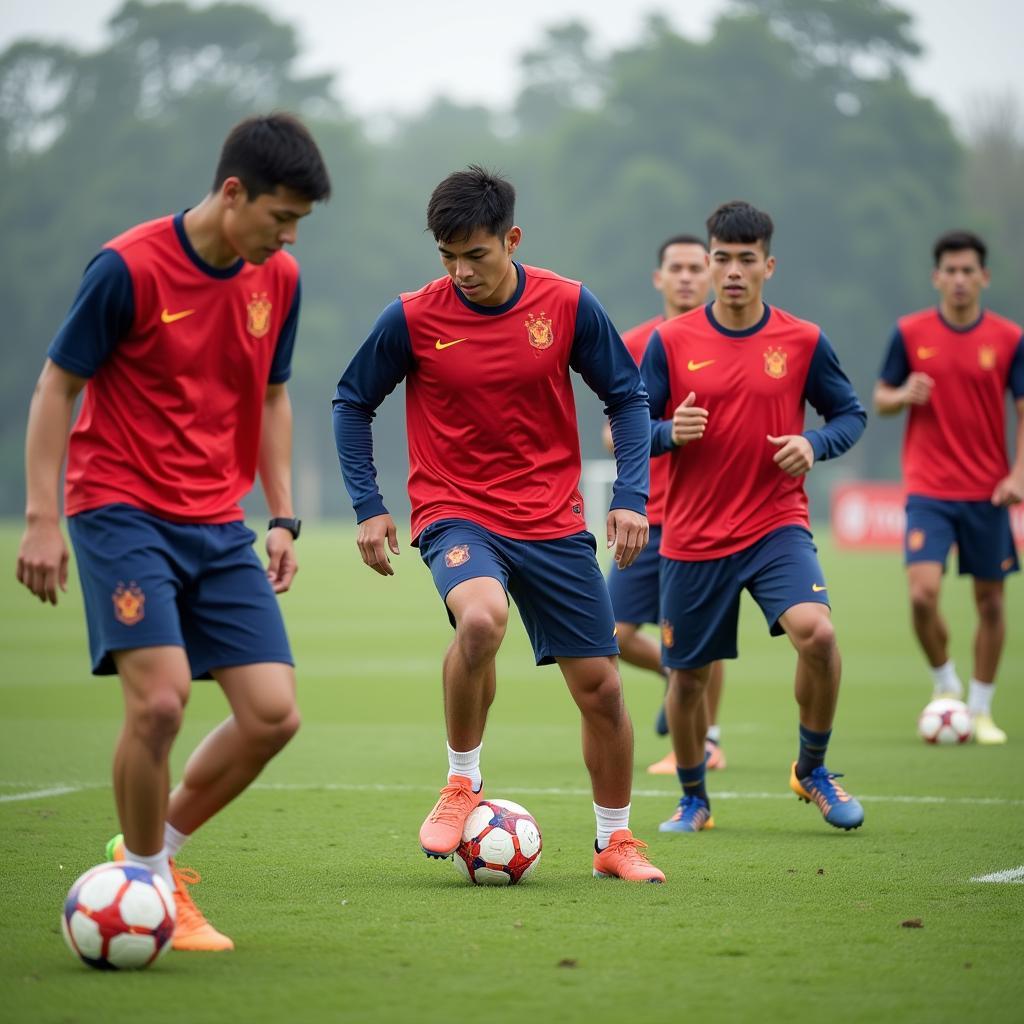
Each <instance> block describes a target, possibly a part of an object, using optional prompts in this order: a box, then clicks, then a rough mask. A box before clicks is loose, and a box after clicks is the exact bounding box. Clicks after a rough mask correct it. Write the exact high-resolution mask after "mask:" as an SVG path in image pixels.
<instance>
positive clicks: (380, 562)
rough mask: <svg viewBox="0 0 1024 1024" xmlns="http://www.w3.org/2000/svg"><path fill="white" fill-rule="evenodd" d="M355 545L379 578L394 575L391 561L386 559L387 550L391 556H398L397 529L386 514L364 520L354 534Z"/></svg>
mask: <svg viewBox="0 0 1024 1024" xmlns="http://www.w3.org/2000/svg"><path fill="white" fill-rule="evenodd" d="M356 545H357V546H358V548H359V554H360V555H362V557H363V561H364V562H365V563H366V564H367V565H368V566H369V567H370V568H371V569H372V570H373V571H374V572H376V573H380V575H381V576H394V575H395V570H394V569H392V568H391V559H390V558H388V548H390V549H391V553H392V554H393V555H397V554H398V529H397V528H396V527H395V521H394V519H392V518H391V516H390V515H389V514H388V513H386V512H385V513H384V515H382V516H372V517H371V518H370V519H364V520H363V521H362V522H361V523H360V524H359V530H358V531H357V533H356Z"/></svg>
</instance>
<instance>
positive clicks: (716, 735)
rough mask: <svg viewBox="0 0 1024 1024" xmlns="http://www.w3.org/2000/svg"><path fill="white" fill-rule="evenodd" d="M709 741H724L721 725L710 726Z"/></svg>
mask: <svg viewBox="0 0 1024 1024" xmlns="http://www.w3.org/2000/svg"><path fill="white" fill-rule="evenodd" d="M708 739H709V740H711V742H712V743H719V742H721V739H722V727H721V726H720V725H709V726H708Z"/></svg>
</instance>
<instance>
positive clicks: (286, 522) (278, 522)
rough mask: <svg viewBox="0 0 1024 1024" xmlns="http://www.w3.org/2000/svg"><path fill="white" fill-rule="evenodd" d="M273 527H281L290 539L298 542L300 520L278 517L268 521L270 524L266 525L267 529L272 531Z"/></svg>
mask: <svg viewBox="0 0 1024 1024" xmlns="http://www.w3.org/2000/svg"><path fill="white" fill-rule="evenodd" d="M275 526H280V527H283V528H284V529H285V530H287V531H288V532H289V533H290V534H291V535H292V538H293V539H294V540H298V539H299V532H300V531H301V530H302V520H301V519H287V518H285V517H278V518H277V519H271V520H270V522H269V523H268V524H267V529H268V530H273V529H274V527H275Z"/></svg>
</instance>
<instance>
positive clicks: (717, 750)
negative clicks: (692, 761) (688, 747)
mask: <svg viewBox="0 0 1024 1024" xmlns="http://www.w3.org/2000/svg"><path fill="white" fill-rule="evenodd" d="M725 763H726V762H725V751H724V750H723V749H722V748H721V747H720V746H719V745H718V744H717V743H716V742H715V741H714V740H705V741H704V767H705V768H707V770H708V771H709V772H720V771H723V770H724V769H725Z"/></svg>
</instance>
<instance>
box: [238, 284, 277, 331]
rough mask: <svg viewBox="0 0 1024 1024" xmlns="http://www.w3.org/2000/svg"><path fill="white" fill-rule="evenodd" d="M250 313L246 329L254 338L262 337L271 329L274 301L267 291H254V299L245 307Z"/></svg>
mask: <svg viewBox="0 0 1024 1024" xmlns="http://www.w3.org/2000/svg"><path fill="white" fill-rule="evenodd" d="M245 308H246V312H247V313H248V314H249V317H248V321H247V322H246V325H245V327H246V330H247V331H248V332H249V333H250V334H251V335H252V336H253V337H254V338H262V337H263V336H264V335H265V334H266V333H267V331H269V330H270V311H271V310H272V309H273V308H274V307H273V303H271V302H270V300H269V299H268V298H267V293H266V292H253V293H252V299H251V300H250V301H249V304H248V305H247V306H246V307H245Z"/></svg>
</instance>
